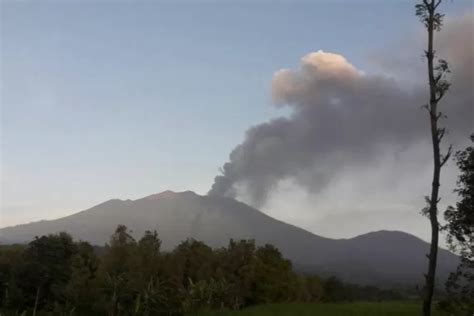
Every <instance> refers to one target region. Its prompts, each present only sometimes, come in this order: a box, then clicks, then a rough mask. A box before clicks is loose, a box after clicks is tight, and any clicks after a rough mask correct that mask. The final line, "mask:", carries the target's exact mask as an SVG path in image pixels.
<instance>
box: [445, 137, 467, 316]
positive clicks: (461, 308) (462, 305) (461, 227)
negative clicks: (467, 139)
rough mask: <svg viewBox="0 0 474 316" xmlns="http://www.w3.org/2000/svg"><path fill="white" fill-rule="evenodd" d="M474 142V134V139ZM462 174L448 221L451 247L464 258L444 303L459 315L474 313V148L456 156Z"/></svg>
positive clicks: (447, 228) (446, 217)
mask: <svg viewBox="0 0 474 316" xmlns="http://www.w3.org/2000/svg"><path fill="white" fill-rule="evenodd" d="M471 141H472V142H474V134H472V135H471ZM456 161H457V166H458V168H459V170H460V171H461V174H460V175H459V178H458V182H457V189H456V190H455V192H456V193H458V196H459V197H460V200H459V202H457V203H456V207H455V208H454V207H448V209H447V210H446V212H445V214H444V217H445V219H446V222H447V225H446V226H445V229H446V231H447V233H448V238H447V239H448V244H449V245H450V247H451V249H452V250H453V251H455V252H457V253H459V254H460V256H461V262H460V264H459V266H458V268H457V270H456V272H454V273H452V274H451V275H450V277H449V279H448V282H447V284H446V291H447V293H448V298H447V299H446V300H444V301H443V302H441V304H440V305H441V307H442V308H443V309H445V310H449V311H451V312H455V313H457V314H458V315H472V314H473V313H474V299H473V298H474V147H472V146H470V147H467V148H466V149H465V150H463V151H458V152H457V153H456Z"/></svg>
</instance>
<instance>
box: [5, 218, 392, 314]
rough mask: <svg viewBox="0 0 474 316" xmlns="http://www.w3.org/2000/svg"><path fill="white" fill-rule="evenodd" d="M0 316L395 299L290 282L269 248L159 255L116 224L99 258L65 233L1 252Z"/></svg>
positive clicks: (238, 245) (339, 285)
mask: <svg viewBox="0 0 474 316" xmlns="http://www.w3.org/2000/svg"><path fill="white" fill-rule="evenodd" d="M0 289H1V295H0V312H1V314H2V315H4V314H5V315H25V316H26V315H33V313H34V312H36V315H38V316H39V315H111V316H119V315H143V316H148V315H183V314H188V313H192V314H195V313H197V312H199V311H225V310H237V309H242V308H245V307H248V306H252V305H258V304H271V303H279V302H295V301H304V302H323V301H331V302H336V301H350V300H355V299H365V300H382V299H394V298H399V296H397V293H396V292H392V291H387V290H380V289H377V288H371V287H359V286H356V285H350V284H345V283H343V282H342V281H340V280H338V279H336V278H329V279H328V280H323V279H320V278H318V277H316V276H303V275H297V274H296V273H295V272H294V271H293V269H292V264H291V262H290V261H289V260H286V259H285V258H284V257H283V256H282V254H281V253H280V251H279V250H278V249H277V248H275V247H273V246H272V245H263V246H257V245H256V244H255V241H253V240H239V241H234V240H230V242H229V245H228V246H227V247H224V248H220V249H212V248H210V247H209V246H207V245H206V244H204V243H202V242H200V241H197V240H193V239H188V240H185V241H183V242H182V243H181V244H179V245H178V246H177V247H176V248H175V249H174V250H173V251H171V252H163V251H162V250H161V240H160V239H159V237H158V233H157V232H151V231H147V232H145V234H144V235H143V237H142V238H141V239H139V240H138V241H136V240H135V239H134V238H133V236H132V234H131V232H130V231H129V230H128V229H127V227H125V226H123V225H120V226H118V227H117V229H116V231H115V232H114V233H113V234H112V236H111V238H110V242H109V243H108V244H107V245H106V246H105V248H103V249H102V250H101V251H98V249H96V248H94V247H92V246H91V245H90V244H88V243H87V242H83V241H79V242H74V241H73V240H72V238H71V236H69V235H68V234H66V233H59V234H56V235H48V236H42V237H40V238H36V239H35V240H34V241H32V242H31V243H29V244H28V245H26V246H1V247H0Z"/></svg>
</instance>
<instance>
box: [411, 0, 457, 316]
mask: <svg viewBox="0 0 474 316" xmlns="http://www.w3.org/2000/svg"><path fill="white" fill-rule="evenodd" d="M441 1H442V0H423V1H422V3H420V4H417V5H416V6H415V9H416V15H417V16H418V17H419V18H420V20H421V22H423V24H424V25H425V27H426V29H427V32H428V45H427V49H426V51H425V56H426V59H427V65H428V83H429V103H428V104H427V105H425V108H426V110H427V111H428V113H429V118H430V129H431V142H432V147H433V162H434V164H433V181H432V185H431V194H430V196H427V197H426V201H427V206H426V208H425V209H424V211H423V213H424V214H425V215H427V216H428V218H429V220H430V225H431V245H430V253H429V255H428V273H427V274H426V275H425V289H424V298H423V315H425V316H430V315H431V305H432V300H433V292H434V286H435V277H436V264H437V258H438V239H439V222H438V202H439V200H440V197H439V186H440V175H441V168H442V167H443V166H444V165H445V164H446V162H447V161H448V159H449V157H450V155H451V147H449V149H448V151H447V153H446V154H445V155H443V154H441V149H440V144H441V141H442V139H443V137H444V135H445V133H446V128H444V127H439V124H438V123H439V120H440V119H441V118H442V117H444V116H443V114H442V113H441V112H440V111H438V105H439V102H440V101H441V99H442V98H443V97H444V95H445V94H446V92H447V91H448V89H449V86H450V84H449V82H448V81H447V80H446V75H447V74H448V73H449V67H448V63H447V62H446V61H445V60H443V59H439V58H437V57H436V56H435V50H434V48H433V45H434V32H435V31H439V30H440V29H441V26H442V24H443V17H444V15H443V14H441V13H439V12H438V11H437V9H438V7H439V5H440V4H441ZM435 63H436V65H435Z"/></svg>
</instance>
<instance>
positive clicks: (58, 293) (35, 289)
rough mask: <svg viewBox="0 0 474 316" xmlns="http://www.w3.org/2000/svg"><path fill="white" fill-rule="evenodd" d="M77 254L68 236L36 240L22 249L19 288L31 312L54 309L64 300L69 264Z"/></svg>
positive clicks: (49, 236)
mask: <svg viewBox="0 0 474 316" xmlns="http://www.w3.org/2000/svg"><path fill="white" fill-rule="evenodd" d="M76 252H77V248H76V245H75V244H74V243H73V241H72V238H71V236H70V235H68V234H67V233H59V234H56V235H48V236H42V237H39V238H38V237H36V239H35V240H33V241H32V242H30V244H29V245H28V247H27V249H26V250H25V253H24V256H23V260H24V262H25V263H24V265H23V266H22V268H21V270H20V271H19V273H18V276H17V277H18V285H19V287H20V289H21V291H22V292H23V295H24V299H25V304H26V306H28V307H32V308H33V309H35V310H36V309H38V308H42V309H45V310H53V308H54V305H56V304H62V303H64V302H65V301H66V298H67V295H66V290H65V288H66V285H67V283H68V282H69V279H70V277H71V262H72V258H73V256H74V255H75V253H76Z"/></svg>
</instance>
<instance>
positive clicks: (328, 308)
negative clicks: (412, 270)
mask: <svg viewBox="0 0 474 316" xmlns="http://www.w3.org/2000/svg"><path fill="white" fill-rule="evenodd" d="M317 315H321V316H326V315H327V316H400V315H407V316H411V315H413V316H419V315H421V304H419V303H406V302H396V303H341V304H273V305H262V306H256V307H252V308H248V309H244V310H242V311H237V312H211V313H203V314H199V316H317ZM433 315H434V316H441V315H444V314H442V313H439V312H437V311H434V313H433Z"/></svg>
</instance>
